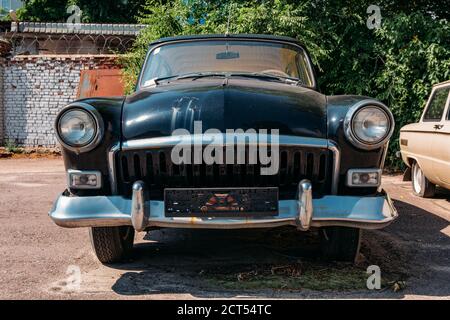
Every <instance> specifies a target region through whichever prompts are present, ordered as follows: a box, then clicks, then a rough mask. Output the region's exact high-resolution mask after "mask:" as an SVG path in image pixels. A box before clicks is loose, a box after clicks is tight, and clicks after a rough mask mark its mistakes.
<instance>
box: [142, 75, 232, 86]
mask: <svg viewBox="0 0 450 320" xmlns="http://www.w3.org/2000/svg"><path fill="white" fill-rule="evenodd" d="M225 76H226V74H224V73H218V72H192V73H185V74H176V75H172V76H167V77H160V78H154V79H150V80H148V81H146V82H145V86H148V85H152V84H154V85H158V84H159V83H160V82H161V81H165V80H180V79H190V78H192V79H193V80H195V79H199V78H204V77H225Z"/></svg>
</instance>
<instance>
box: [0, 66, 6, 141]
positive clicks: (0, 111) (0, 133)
mask: <svg viewBox="0 0 450 320" xmlns="http://www.w3.org/2000/svg"><path fill="white" fill-rule="evenodd" d="M5 62H6V61H5V59H3V58H0V145H2V144H3V143H4V142H5V141H4V121H3V115H4V112H5V111H4V107H3V90H4V89H3V70H4V65H5Z"/></svg>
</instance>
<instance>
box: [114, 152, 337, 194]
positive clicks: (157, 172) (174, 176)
mask: <svg viewBox="0 0 450 320" xmlns="http://www.w3.org/2000/svg"><path fill="white" fill-rule="evenodd" d="M269 150H270V149H269ZM170 155H171V149H170V148H166V149H160V150H133V151H122V152H120V153H119V155H118V158H117V159H119V160H120V162H119V163H120V165H119V166H117V168H118V169H117V170H118V172H117V173H116V174H117V176H118V177H119V179H118V181H119V185H118V187H119V190H120V191H121V193H122V194H124V195H125V196H131V188H132V184H133V183H134V182H135V181H136V180H139V179H142V180H144V181H145V182H146V183H147V184H148V185H149V186H150V196H151V198H152V199H155V200H162V199H163V195H164V189H165V188H186V187H188V188H189V187H190V188H214V187H279V191H280V199H294V198H295V196H296V191H297V186H298V183H299V182H300V181H301V180H302V179H309V180H311V181H312V183H313V196H314V197H316V198H317V197H320V196H322V195H324V194H326V193H327V192H330V190H331V176H332V174H331V170H332V167H333V166H332V161H333V157H332V154H331V152H330V151H328V150H326V149H319V148H305V147H295V146H280V149H279V171H278V174H275V175H272V176H267V175H266V176H263V175H261V167H267V166H265V165H261V163H259V162H258V163H257V164H248V163H249V152H248V148H246V155H245V158H244V159H245V160H246V164H234V165H232V164H212V165H206V164H180V165H175V164H173V163H172V161H171V158H170ZM224 155H225V151H224ZM237 157H238V155H237V152H235V155H234V160H235V163H237ZM192 160H193V157H192Z"/></svg>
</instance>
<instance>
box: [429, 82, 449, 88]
mask: <svg viewBox="0 0 450 320" xmlns="http://www.w3.org/2000/svg"><path fill="white" fill-rule="evenodd" d="M446 84H450V80H447V81H444V82H439V83H436V84H434V85H433V87H437V86H443V85H446Z"/></svg>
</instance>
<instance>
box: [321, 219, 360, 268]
mask: <svg viewBox="0 0 450 320" xmlns="http://www.w3.org/2000/svg"><path fill="white" fill-rule="evenodd" d="M361 233H362V232H361V229H359V228H349V227H326V228H322V229H321V230H320V235H321V242H320V246H321V251H322V257H323V258H324V259H325V260H328V261H345V262H355V259H356V257H357V256H358V253H359V247H360V243H361Z"/></svg>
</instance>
